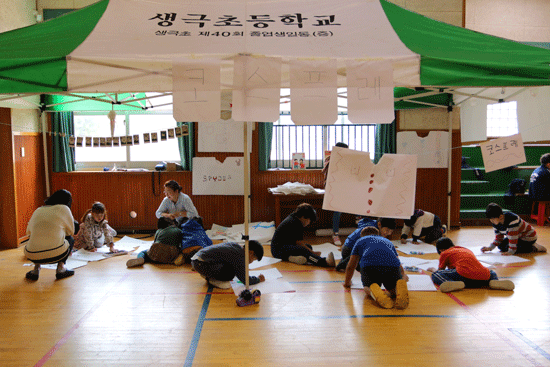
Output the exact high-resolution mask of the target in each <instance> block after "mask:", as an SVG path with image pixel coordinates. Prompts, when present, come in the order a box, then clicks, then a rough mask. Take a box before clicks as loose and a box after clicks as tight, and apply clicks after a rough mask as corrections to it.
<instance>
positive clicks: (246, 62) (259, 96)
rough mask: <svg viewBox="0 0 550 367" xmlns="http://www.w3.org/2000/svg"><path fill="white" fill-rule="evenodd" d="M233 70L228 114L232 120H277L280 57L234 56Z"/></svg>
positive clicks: (279, 89)
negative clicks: (231, 102)
mask: <svg viewBox="0 0 550 367" xmlns="http://www.w3.org/2000/svg"><path fill="white" fill-rule="evenodd" d="M233 70H234V75H233V107H232V110H231V113H232V118H233V119H234V120H235V121H260V122H275V121H277V120H278V119H279V97H280V91H281V59H278V58H273V57H262V58H257V57H252V56H238V57H236V58H235V62H234V67H233Z"/></svg>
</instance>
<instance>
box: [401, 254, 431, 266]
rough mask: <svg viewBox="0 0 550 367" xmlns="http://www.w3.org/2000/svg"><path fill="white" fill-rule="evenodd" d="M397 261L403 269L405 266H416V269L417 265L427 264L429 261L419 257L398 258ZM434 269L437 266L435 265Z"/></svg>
mask: <svg viewBox="0 0 550 367" xmlns="http://www.w3.org/2000/svg"><path fill="white" fill-rule="evenodd" d="M399 261H401V265H402V266H403V267H405V266H416V267H418V265H420V264H424V263H427V262H428V261H430V260H428V259H422V258H420V257H413V256H399ZM438 261H439V260H438ZM436 267H437V265H436Z"/></svg>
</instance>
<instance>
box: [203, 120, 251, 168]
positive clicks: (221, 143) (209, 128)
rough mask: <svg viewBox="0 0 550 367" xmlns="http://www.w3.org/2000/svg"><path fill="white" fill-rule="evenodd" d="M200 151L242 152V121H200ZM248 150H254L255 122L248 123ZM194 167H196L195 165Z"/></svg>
mask: <svg viewBox="0 0 550 367" xmlns="http://www.w3.org/2000/svg"><path fill="white" fill-rule="evenodd" d="M198 126H199V139H198V140H199V143H198V150H199V152H230V153H242V152H243V150H244V144H243V143H244V140H243V136H244V128H243V123H242V122H237V121H235V120H233V119H229V120H222V119H220V120H218V121H216V122H200V123H198ZM247 126H248V131H247V135H248V151H249V152H250V151H251V150H252V131H253V130H254V123H253V122H249V123H248V125H247ZM193 168H194V167H193Z"/></svg>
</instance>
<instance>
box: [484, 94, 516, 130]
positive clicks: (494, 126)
mask: <svg viewBox="0 0 550 367" xmlns="http://www.w3.org/2000/svg"><path fill="white" fill-rule="evenodd" d="M517 133H518V114H517V102H504V103H495V104H490V105H487V136H488V137H492V138H493V137H501V136H510V135H514V134H517Z"/></svg>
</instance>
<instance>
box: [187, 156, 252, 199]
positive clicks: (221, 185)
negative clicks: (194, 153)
mask: <svg viewBox="0 0 550 367" xmlns="http://www.w3.org/2000/svg"><path fill="white" fill-rule="evenodd" d="M193 195H244V159H243V157H227V158H226V159H225V161H224V162H223V163H222V162H220V161H218V160H217V159H216V158H214V157H195V158H193Z"/></svg>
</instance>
